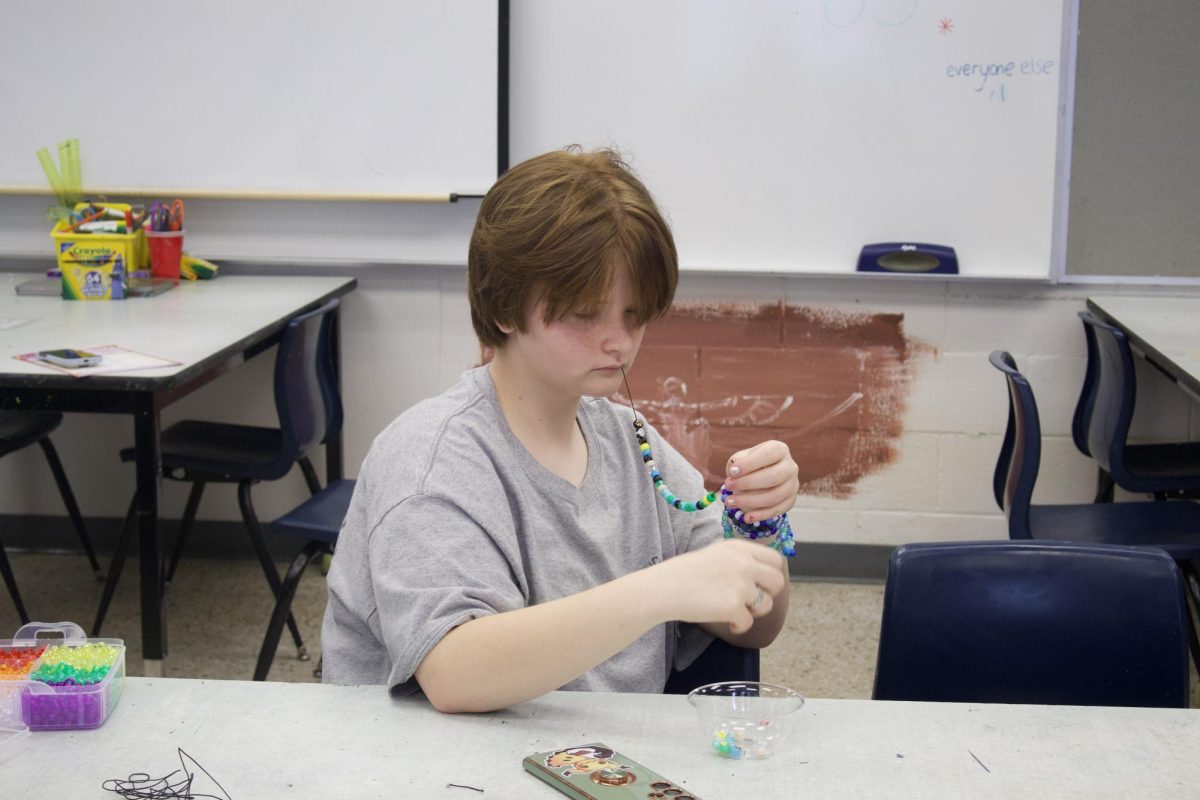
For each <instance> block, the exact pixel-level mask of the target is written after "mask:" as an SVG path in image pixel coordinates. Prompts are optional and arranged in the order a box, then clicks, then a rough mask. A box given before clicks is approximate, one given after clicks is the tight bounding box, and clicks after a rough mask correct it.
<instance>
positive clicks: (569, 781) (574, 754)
mask: <svg viewBox="0 0 1200 800" xmlns="http://www.w3.org/2000/svg"><path fill="white" fill-rule="evenodd" d="M521 765H522V766H523V767H525V770H526V771H527V772H529V773H531V774H533V775H534V776H536V777H537V778H540V779H541V780H543V781H545V782H546V783H548V784H550V785H551V786H553V787H554V788H555V789H558V790H559V791H560V792H562V793H563V794H565V795H566V796H567V797H573V798H575V800H635V798H636V800H660V798H662V799H664V800H701V799H700V797H699V796H697V795H695V794H693V793H692V792H690V791H688V790H687V789H684V788H683V787H681V786H679V785H677V784H676V783H675V782H674V781H670V780H667V779H666V778H664V777H663V776H662V775H659V774H658V773H657V772H655V771H653V770H650V769H647V768H646V767H643V766H642V765H641V764H639V763H637V762H636V761H634V760H633V759H631V758H629V757H628V756H625V755H622V754H621V753H618V752H617V751H615V750H613V749H612V748H611V747H609V746H607V745H603V744H600V743H598V742H597V743H592V744H581V745H577V746H575V747H564V748H562V749H560V750H550V751H548V752H545V753H534V754H533V755H531V756H526V757H525V759H524V761H522V762H521Z"/></svg>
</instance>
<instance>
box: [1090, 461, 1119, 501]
mask: <svg viewBox="0 0 1200 800" xmlns="http://www.w3.org/2000/svg"><path fill="white" fill-rule="evenodd" d="M1115 486H1116V484H1115V483H1114V482H1113V477H1112V475H1110V474H1108V470H1106V469H1105V468H1104V467H1096V499H1095V500H1093V501H1092V502H1094V503H1111V502H1112V501H1113V490H1114V488H1115Z"/></svg>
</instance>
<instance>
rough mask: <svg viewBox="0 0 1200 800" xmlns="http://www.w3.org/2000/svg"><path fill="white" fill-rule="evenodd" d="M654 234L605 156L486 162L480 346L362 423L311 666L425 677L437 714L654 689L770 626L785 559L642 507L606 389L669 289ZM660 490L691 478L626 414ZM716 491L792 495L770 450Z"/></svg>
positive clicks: (633, 191)
mask: <svg viewBox="0 0 1200 800" xmlns="http://www.w3.org/2000/svg"><path fill="white" fill-rule="evenodd" d="M677 271H678V268H677V259H676V251H675V244H674V241H673V239H672V237H671V232H670V229H669V228H668V226H667V224H666V222H665V221H664V220H663V217H662V215H661V214H660V212H659V210H658V209H657V207H656V206H655V204H654V201H653V199H652V198H651V196H650V194H649V192H648V191H647V190H646V188H645V186H643V185H642V183H641V182H640V181H639V180H638V179H637V178H636V177H635V176H634V175H633V174H632V173H631V171H630V170H629V169H628V168H627V167H626V165H625V164H623V163H622V162H621V160H620V159H619V158H618V156H617V155H616V154H614V153H612V152H609V151H599V152H577V151H561V152H553V153H547V154H545V155H542V156H538V157H536V158H533V159H530V160H529V161H526V162H524V163H522V164H520V165H518V166H516V167H513V168H512V169H511V170H509V171H508V172H506V173H505V174H504V175H503V176H502V177H501V178H500V179H499V180H498V181H497V182H496V184H495V185H494V186H493V187H492V189H491V190H490V191H489V192H488V193H487V196H486V197H485V198H484V200H483V203H482V206H481V208H480V210H479V216H478V219H477V220H476V223H475V229H474V232H473V233H472V236H471V244H470V252H469V256H468V293H469V295H470V303H471V320H472V323H473V324H474V327H475V331H476V333H477V334H478V335H479V338H480V340H481V342H482V343H483V344H484V345H485V346H486V347H488V348H491V349H492V350H493V352H494V358H493V359H492V361H491V362H490V363H489V364H488V365H486V366H482V367H478V368H475V369H473V370H470V371H468V372H466V373H464V374H463V376H462V377H461V378H460V379H459V381H458V383H457V384H455V385H454V386H453V387H451V388H450V389H449V390H448V391H446V392H445V393H444V394H442V395H440V396H438V397H435V398H432V399H430V400H426V401H424V402H421V403H418V404H417V405H415V406H413V407H412V408H410V409H409V410H407V411H405V412H404V413H403V414H401V415H400V416H399V417H398V418H397V419H396V420H395V421H394V422H393V423H392V424H391V425H390V426H388V428H387V429H386V430H384V431H383V433H381V434H380V435H379V437H378V438H377V439H376V440H375V442H374V444H373V445H372V447H371V450H370V452H369V453H368V455H367V458H366V460H365V461H364V462H363V465H362V469H361V471H360V473H359V477H358V485H357V487H356V489H355V493H354V499H353V501H352V502H351V505H350V510H349V513H348V515H347V517H346V521H345V524H344V525H343V527H342V531H341V534H340V536H339V538H338V544H337V556H336V557H335V558H334V559H333V566H332V569H331V570H330V572H329V604H328V607H327V609H326V612H325V619H324V626H323V629H322V634H321V636H322V650H323V656H324V679H325V680H326V681H329V682H334V683H382V684H387V685H388V686H389V687H390V688H391V690H392V691H393V692H394V693H397V694H408V693H411V692H415V691H418V690H421V691H424V693H425V695H426V696H427V697H428V699H429V700H430V702H431V703H432V704H433V705H434V707H436V708H438V709H440V710H442V711H446V712H466V711H488V710H492V709H497V708H503V707H505V706H509V705H512V704H515V703H519V702H522V701H525V700H528V699H531V698H533V697H537V696H538V695H541V694H544V693H546V692H549V691H553V690H555V689H590V690H602V691H620V692H659V691H661V690H662V688H663V686H664V684H665V683H666V680H667V676H668V674H669V672H670V670H671V669H672V667H675V668H683V667H685V666H687V664H689V663H690V662H691V661H692V660H693V659H694V658H695V657H696V655H698V654H699V653H700V652H701V651H702V650H703V649H704V648H705V647H706V646H707V645H708V644H709V643H710V642H711V641H712V637H713V636H717V637H720V638H722V639H724V640H726V641H728V642H731V643H733V644H736V645H741V646H745V647H763V646H765V645H767V644H769V643H770V642H771V641H772V640H774V638H775V636H776V635H777V634H778V632H779V630H780V628H781V626H782V625H783V621H784V617H785V615H786V613H787V602H788V594H787V566H786V563H785V559H784V558H783V557H782V556H781V555H780V553H779V552H777V551H776V550H774V549H771V548H770V547H767V546H764V545H763V544H761V543H758V542H751V541H748V540H746V539H743V538H733V539H729V540H725V539H724V537H723V533H722V527H721V514H722V513H723V512H724V510H725V509H724V508H722V504H721V502H720V501H719V500H718V501H717V502H715V503H713V504H712V505H711V506H710V507H708V508H705V509H704V510H701V511H698V512H695V513H687V512H685V511H682V510H679V509H676V508H673V507H669V506H668V505H667V504H666V503H664V502H663V501H662V499H661V498H660V496H659V493H658V492H657V491H656V489H655V485H654V483H653V482H652V479H651V477H650V475H649V473H648V469H647V464H646V463H644V460H643V455H642V452H641V451H640V450H639V445H640V441H639V438H638V436H637V432H636V431H635V428H634V424H633V423H634V415H633V412H632V411H631V410H630V408H629V407H628V406H621V405H615V404H613V403H612V402H610V401H609V400H607V399H605V398H607V397H608V396H609V395H612V394H613V393H614V392H616V391H618V390H620V389H622V387H623V383H622V374H623V373H622V370H623V369H629V368H630V367H631V366H632V365H633V361H634V357H635V356H636V355H637V351H638V346H639V345H640V344H641V341H642V334H643V333H644V331H645V326H646V323H647V322H649V321H650V320H652V319H654V318H656V317H658V316H660V315H661V314H663V313H664V312H665V311H666V310H667V308H668V307H669V306H670V304H671V299H672V297H673V296H674V293H675V284H676V279H677ZM645 430H646V431H647V443H648V444H649V446H650V450H651V452H652V457H653V462H652V464H651V466H652V467H654V468H656V469H657V470H658V472H659V474H660V475H661V477H662V480H663V481H664V482H665V484H666V485H667V486H668V487H669V489H670V491H671V492H672V493H673V494H674V496H676V497H678V498H681V499H683V500H685V501H690V500H694V499H697V498H702V497H704V495H705V489H704V486H703V482H702V480H701V476H700V474H699V472H698V471H697V470H696V469H694V468H693V467H692V466H691V465H690V464H688V462H687V461H685V460H684V459H683V457H682V456H680V455H679V453H678V452H676V451H675V450H674V449H673V448H672V447H671V446H670V445H669V444H668V443H667V442H666V441H664V440H663V439H662V438H660V437H659V435H658V433H657V432H656V431H655V430H654V429H653V428H651V427H650V426H649V424H648V423H647V424H646V425H645ZM725 485H726V487H727V488H728V489H731V490H732V494H731V495H730V496H729V497H728V498H727V500H726V506H728V507H731V508H733V507H736V508H738V509H740V510H741V511H742V513H743V514H744V515H745V518H746V519H747V520H748V521H751V522H758V521H761V520H764V519H769V518H772V517H775V516H777V515H779V514H783V513H785V512H787V511H788V510H790V509H791V507H792V504H793V503H794V501H795V499H796V493H797V490H798V488H799V483H798V480H797V468H796V464H795V462H794V461H793V460H792V456H791V453H790V452H789V450H788V448H787V445H785V444H783V443H782V442H777V441H767V442H763V443H762V444H759V445H756V446H754V447H751V448H749V449H747V450H742V451H740V452H737V453H734V454H732V455H731V456H730V457H729V460H728V461H727V463H726V479H725Z"/></svg>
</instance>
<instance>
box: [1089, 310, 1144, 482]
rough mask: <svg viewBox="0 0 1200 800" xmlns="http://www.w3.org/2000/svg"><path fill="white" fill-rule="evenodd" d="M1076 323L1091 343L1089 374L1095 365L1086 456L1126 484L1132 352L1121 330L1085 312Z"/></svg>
mask: <svg viewBox="0 0 1200 800" xmlns="http://www.w3.org/2000/svg"><path fill="white" fill-rule="evenodd" d="M1079 319H1080V320H1082V321H1083V327H1084V330H1085V331H1086V332H1087V333H1088V335H1089V337H1090V340H1091V343H1092V349H1089V352H1088V371H1089V372H1092V371H1093V366H1092V364H1093V362H1094V364H1095V368H1094V372H1095V377H1094V379H1093V380H1094V383H1095V389H1094V391H1093V400H1092V406H1091V412H1090V413H1089V414H1088V415H1087V418H1086V420H1085V423H1086V424H1085V425H1084V429H1085V431H1086V437H1087V452H1088V453H1089V454H1090V455H1091V456H1092V458H1094V459H1096V461H1097V462H1098V463H1099V464H1100V466H1102V467H1103V468H1104V469H1106V470H1108V471H1109V472H1110V473H1111V474H1112V476H1113V479H1114V480H1115V481H1116V482H1117V483H1118V484H1121V483H1127V482H1128V481H1127V479H1126V477H1125V476H1126V475H1127V474H1128V472H1127V470H1126V468H1125V440H1126V438H1127V437H1128V436H1129V425H1130V423H1131V422H1132V421H1133V407H1134V404H1135V403H1136V402H1137V375H1136V373H1135V372H1134V366H1133V350H1132V349H1131V348H1130V347H1129V339H1128V338H1126V336H1125V333H1124V331H1122V330H1121V329H1120V328H1116V327H1113V326H1112V325H1109V324H1108V323H1106V322H1102V321H1101V320H1099V319H1097V318H1096V317H1095V316H1093V315H1092V314H1091V313H1090V312H1088V311H1080V312H1079ZM1093 350H1094V354H1093V352H1092V351H1093Z"/></svg>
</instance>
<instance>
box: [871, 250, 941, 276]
mask: <svg viewBox="0 0 1200 800" xmlns="http://www.w3.org/2000/svg"><path fill="white" fill-rule="evenodd" d="M858 271H859V272H889V273H893V274H895V273H908V274H926V275H957V274H958V256H957V255H955V253H954V248H953V247H946V246H944V245H940V244H920V243H917V242H884V243H882V244H868V245H863V249H862V252H861V253H859V254H858Z"/></svg>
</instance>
